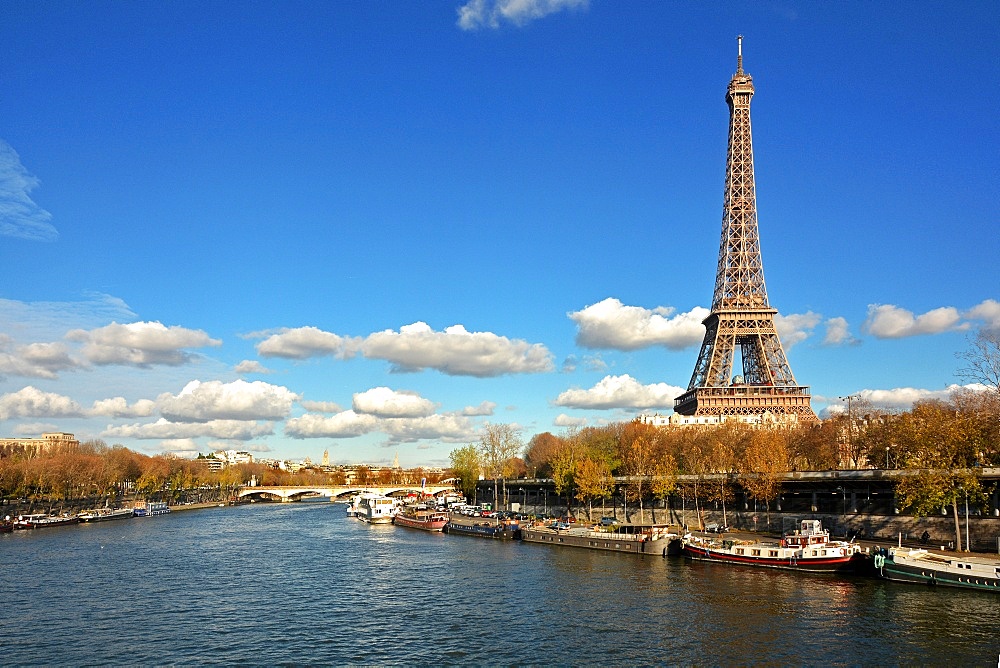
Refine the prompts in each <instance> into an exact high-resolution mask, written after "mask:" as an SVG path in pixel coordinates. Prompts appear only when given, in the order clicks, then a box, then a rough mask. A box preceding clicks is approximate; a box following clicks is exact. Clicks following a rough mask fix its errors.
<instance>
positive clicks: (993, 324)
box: [963, 299, 1000, 334]
mask: <svg viewBox="0 0 1000 668" xmlns="http://www.w3.org/2000/svg"><path fill="white" fill-rule="evenodd" d="M963 315H964V316H965V317H966V318H969V319H970V320H981V321H983V330H985V331H987V332H993V333H995V334H1000V302H998V301H996V300H995V299H987V300H985V301H984V302H982V303H980V304H978V305H976V306H973V307H972V308H971V309H969V310H968V311H966V312H965V313H964V314H963Z"/></svg>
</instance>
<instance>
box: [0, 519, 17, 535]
mask: <svg viewBox="0 0 1000 668" xmlns="http://www.w3.org/2000/svg"><path fill="white" fill-rule="evenodd" d="M13 530H14V520H12V519H11V518H10V515H8V516H7V517H5V518H3V519H2V520H0V533H10V532H11V531H13Z"/></svg>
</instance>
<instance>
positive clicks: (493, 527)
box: [444, 513, 522, 540]
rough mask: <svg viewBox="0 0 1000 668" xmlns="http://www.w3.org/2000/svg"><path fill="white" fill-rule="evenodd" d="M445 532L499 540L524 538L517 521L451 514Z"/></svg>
mask: <svg viewBox="0 0 1000 668" xmlns="http://www.w3.org/2000/svg"><path fill="white" fill-rule="evenodd" d="M444 531H445V533H447V534H456V535H459V536H476V537H478V538H495V539H498V540H516V539H518V538H521V537H522V534H521V523H520V522H519V521H517V520H516V519H491V518H478V517H477V518H466V517H463V516H461V515H457V514H456V513H452V514H451V516H450V519H449V520H448V526H446V527H445V529H444Z"/></svg>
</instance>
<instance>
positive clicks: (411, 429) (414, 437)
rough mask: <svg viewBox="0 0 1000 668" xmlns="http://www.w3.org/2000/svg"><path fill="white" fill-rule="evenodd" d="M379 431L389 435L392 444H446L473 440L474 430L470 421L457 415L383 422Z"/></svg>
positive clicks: (429, 416)
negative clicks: (434, 442)
mask: <svg viewBox="0 0 1000 668" xmlns="http://www.w3.org/2000/svg"><path fill="white" fill-rule="evenodd" d="M381 429H382V430H383V431H385V432H386V433H387V434H389V436H390V437H391V441H390V442H392V443H409V442H412V441H421V440H427V439H434V440H440V441H444V442H446V443H460V442H462V443H464V442H468V441H472V440H475V428H474V426H473V424H472V420H470V419H469V418H468V417H466V416H464V415H457V414H444V415H428V416H426V417H419V418H402V419H391V420H385V421H384V422H383V423H382V425H381Z"/></svg>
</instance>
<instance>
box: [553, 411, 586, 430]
mask: <svg viewBox="0 0 1000 668" xmlns="http://www.w3.org/2000/svg"><path fill="white" fill-rule="evenodd" d="M552 424H553V425H555V426H557V427H584V426H586V424H587V418H585V417H570V416H569V415H566V414H565V413H560V414H559V415H557V416H556V419H555V420H553V421H552Z"/></svg>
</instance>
